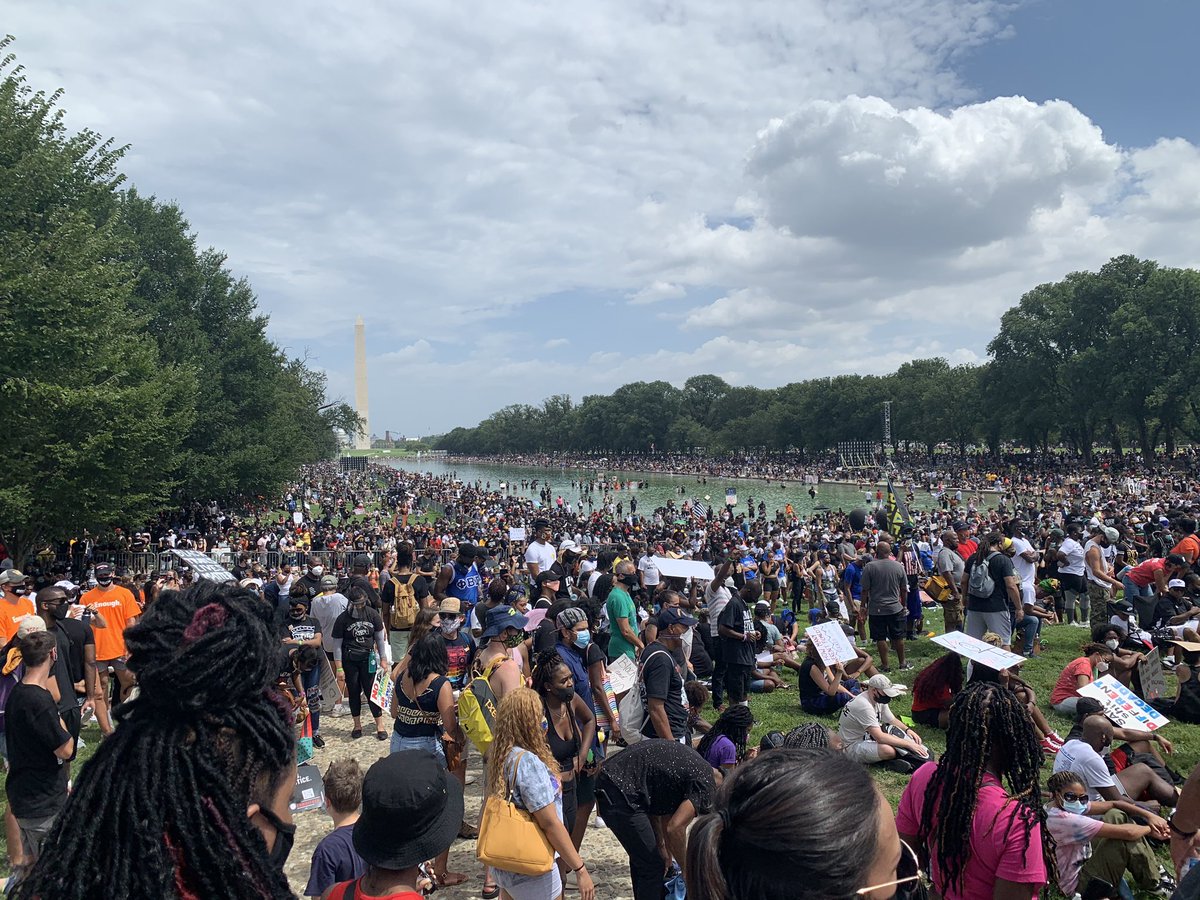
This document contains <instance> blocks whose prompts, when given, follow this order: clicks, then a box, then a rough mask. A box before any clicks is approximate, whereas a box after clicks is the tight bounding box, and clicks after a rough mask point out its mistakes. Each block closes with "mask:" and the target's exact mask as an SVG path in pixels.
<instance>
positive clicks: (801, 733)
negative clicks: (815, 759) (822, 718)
mask: <svg viewBox="0 0 1200 900" xmlns="http://www.w3.org/2000/svg"><path fill="white" fill-rule="evenodd" d="M783 745H784V746H785V747H787V748H789V749H792V750H823V749H826V748H828V749H830V750H833V751H836V752H838V753H841V752H842V751H843V750H844V749H845V746H846V745H845V744H844V743H843V742H842V737H841V735H839V734H838V733H837V732H836V731H830V730H829V729H828V728H826V727H825V726H824V725H822V724H821V723H820V722H805V723H804V724H803V725H798V726H797V727H795V728H793V729H792V730H791V731H789V732H788V733H787V734H786V735H784V737H783Z"/></svg>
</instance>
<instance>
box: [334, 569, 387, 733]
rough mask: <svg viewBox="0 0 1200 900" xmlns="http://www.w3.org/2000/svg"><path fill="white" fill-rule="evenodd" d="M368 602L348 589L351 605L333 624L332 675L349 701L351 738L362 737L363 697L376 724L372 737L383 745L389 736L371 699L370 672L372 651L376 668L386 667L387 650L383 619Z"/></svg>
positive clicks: (363, 595)
mask: <svg viewBox="0 0 1200 900" xmlns="http://www.w3.org/2000/svg"><path fill="white" fill-rule="evenodd" d="M367 600H368V597H367V592H366V591H364V590H363V589H362V588H360V587H354V588H351V589H350V605H349V607H348V608H347V609H346V611H345V612H343V613H342V614H341V615H340V616H338V618H337V621H336V622H334V624H333V658H334V673H335V675H336V676H337V679H338V684H339V686H342V685H344V690H345V693H346V696H347V697H348V698H349V705H350V715H351V717H352V718H353V720H354V728H353V729H352V730H351V732H350V737H351V738H352V739H357V738H360V737H362V736H363V729H362V698H363V695H364V694H366V695H368V697H367V705H368V707H369V708H370V710H371V718H373V719H374V720H375V737H376V738H378V739H379V740H381V741H386V740H388V733H387V732H386V731H384V729H383V718H382V717H383V710H381V709H380V708H379V706H378V704H376V703H375V701H374V700H371V699H370V693H371V684H372V682H373V681H374V679H375V675H374V672H373V671H372V668H371V661H372V656H371V653H372V650H374V651H375V652H376V653H377V654H378V657H377V663H376V664H377V665H385V664H386V663H385V662H384V660H386V659H387V654H388V647H387V640H386V636H385V634H384V630H383V619H382V618H381V617H380V615H379V613H378V612H377V611H376V610H374V609H372V608H371V607H370V606H368V605H367Z"/></svg>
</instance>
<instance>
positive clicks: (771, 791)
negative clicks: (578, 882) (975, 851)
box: [647, 707, 990, 900]
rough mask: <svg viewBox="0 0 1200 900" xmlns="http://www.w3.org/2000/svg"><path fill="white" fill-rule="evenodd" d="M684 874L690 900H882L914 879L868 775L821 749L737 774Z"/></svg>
mask: <svg viewBox="0 0 1200 900" xmlns="http://www.w3.org/2000/svg"><path fill="white" fill-rule="evenodd" d="M735 708H736V707H735ZM850 835H853V839H854V842H853V845H852V847H848V846H847V837H848V836H850ZM687 873H688V884H687V888H688V897H689V898H694V900H854V898H868V900H870V898H876V900H882V898H890V897H894V896H899V895H898V889H900V888H901V887H903V886H912V885H913V884H915V883H916V882H917V881H918V880H919V878H920V875H919V872H918V870H917V859H916V855H915V853H914V851H913V849H912V847H911V846H908V845H907V844H903V843H902V842H901V840H900V837H899V835H898V834H897V832H896V822H895V819H894V818H893V816H892V808H891V806H890V804H889V803H888V801H887V799H886V798H885V797H884V796H883V793H882V792H881V791H880V790H879V788H877V787H876V786H875V784H874V782H873V781H872V780H871V777H870V776H869V775H868V774H867V772H866V770H865V769H863V768H862V767H861V766H857V765H855V764H853V763H852V762H850V761H848V760H847V759H845V757H843V756H842V755H841V754H838V753H834V752H831V751H829V750H819V749H806V750H800V749H782V750H772V751H771V752H770V753H762V754H759V757H758V759H755V760H753V761H751V762H748V763H747V764H746V765H744V766H741V767H739V768H738V769H737V771H736V772H734V773H733V775H732V776H731V777H730V778H729V779H728V780H727V781H726V782H725V784H724V785H723V786H722V787H721V789H720V791H719V792H718V794H717V800H716V810H715V811H714V812H712V813H709V814H708V815H704V816H702V817H701V818H700V819H699V820H698V821H697V822H696V825H695V826H694V827H693V829H692V832H691V836H690V838H689V840H688V849H687ZM647 896H649V895H647ZM989 896H990V895H989Z"/></svg>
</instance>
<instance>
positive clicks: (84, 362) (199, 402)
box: [0, 38, 358, 559]
mask: <svg viewBox="0 0 1200 900" xmlns="http://www.w3.org/2000/svg"><path fill="white" fill-rule="evenodd" d="M10 42H11V38H9V39H6V40H4V41H0V53H3V52H4V51H5V49H6V48H7V47H8V44H9V43H10ZM0 76H2V79H0V347H3V351H0V423H3V425H2V433H3V435H4V437H3V451H2V453H3V459H4V466H3V468H4V477H3V478H0V534H2V535H3V536H4V537H5V538H6V539H7V541H8V542H9V545H10V550H11V551H13V557H14V558H15V559H21V558H23V557H24V555H25V554H26V553H27V552H29V551H31V550H35V549H38V548H40V547H42V546H44V545H45V544H46V543H47V542H49V541H53V540H65V539H67V538H69V537H73V536H81V535H82V534H83V533H84V532H85V530H90V531H91V532H93V533H96V532H100V531H105V530H108V529H111V528H113V527H125V526H129V525H139V524H141V523H142V522H144V521H147V520H148V519H150V518H152V517H153V516H155V515H156V514H158V513H159V512H161V511H163V510H164V509H167V508H169V507H171V506H173V505H178V504H181V503H186V502H188V501H190V500H207V499H210V498H215V499H220V500H232V499H235V498H253V497H256V496H269V495H270V494H271V492H273V491H275V490H276V489H278V488H279V487H280V486H281V485H282V484H284V483H285V482H286V481H287V480H289V479H290V478H291V477H293V476H294V474H295V472H296V470H297V468H298V467H299V466H300V465H301V464H303V463H306V462H311V461H313V460H316V459H320V458H324V457H328V456H329V455H331V454H332V453H333V452H334V451H335V450H336V449H337V446H338V441H337V437H336V434H335V429H338V428H340V429H342V430H346V431H352V430H353V429H354V428H356V427H357V422H358V417H357V416H356V415H355V413H354V411H353V410H352V409H351V408H350V407H348V406H347V405H346V404H344V403H332V404H330V403H327V402H326V398H325V380H324V376H323V375H322V374H320V373H319V372H317V371H315V370H314V369H312V368H310V367H309V366H308V365H306V364H305V361H304V360H302V359H295V358H292V357H290V356H289V355H288V354H287V353H286V352H285V351H284V350H282V349H281V348H280V347H278V346H276V345H275V344H274V343H273V342H272V341H271V340H270V339H269V338H268V337H267V335H266V326H267V317H266V316H265V315H262V314H261V313H259V312H258V310H257V308H256V303H255V297H254V293H253V291H252V290H251V287H250V285H249V284H248V283H247V282H246V280H245V279H241V278H238V277H236V276H235V275H234V274H233V273H232V272H231V271H230V270H229V268H228V267H227V266H226V258H225V256H224V255H223V254H221V253H220V252H219V251H217V250H213V249H201V248H199V247H198V246H197V243H196V238H195V235H194V234H193V233H192V231H191V229H190V227H189V225H188V222H187V220H186V219H185V218H184V216H183V213H182V212H181V210H180V209H179V208H178V207H177V206H175V205H174V204H171V203H164V202H161V201H158V200H156V199H155V198H154V197H152V196H143V195H141V194H139V193H138V192H137V191H136V190H135V189H133V188H132V187H125V185H124V176H123V175H122V174H121V171H120V168H119V165H120V161H121V158H122V156H123V155H124V153H125V149H126V148H124V147H121V146H117V145H116V144H115V142H114V141H113V140H111V139H108V140H106V139H104V138H102V137H101V136H100V135H98V134H96V133H95V132H92V131H90V130H85V131H81V132H78V133H71V132H69V131H68V129H67V128H66V126H65V124H64V112H63V110H62V109H61V107H60V106H59V101H60V98H61V95H62V92H61V91H58V92H55V93H53V94H49V95H47V94H46V93H44V92H41V91H35V90H34V89H33V88H31V87H30V86H29V85H28V84H27V82H26V78H25V76H24V74H23V72H22V69H21V67H20V66H18V65H16V64H15V61H14V57H13V55H12V54H11V53H8V54H7V55H5V56H4V58H3V60H2V61H0Z"/></svg>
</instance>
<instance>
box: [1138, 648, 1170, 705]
mask: <svg viewBox="0 0 1200 900" xmlns="http://www.w3.org/2000/svg"><path fill="white" fill-rule="evenodd" d="M1138 677H1139V678H1140V679H1141V682H1142V695H1143V696H1144V697H1145V698H1146V699H1147V700H1157V699H1159V698H1160V697H1162V696H1163V695H1164V694H1166V692H1167V677H1166V676H1165V675H1164V674H1163V667H1162V659H1161V658H1160V657H1159V655H1158V650H1157V649H1154V650H1151V651H1150V652H1149V653H1147V654H1145V655H1144V656H1143V657H1142V661H1141V662H1140V663H1138Z"/></svg>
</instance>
